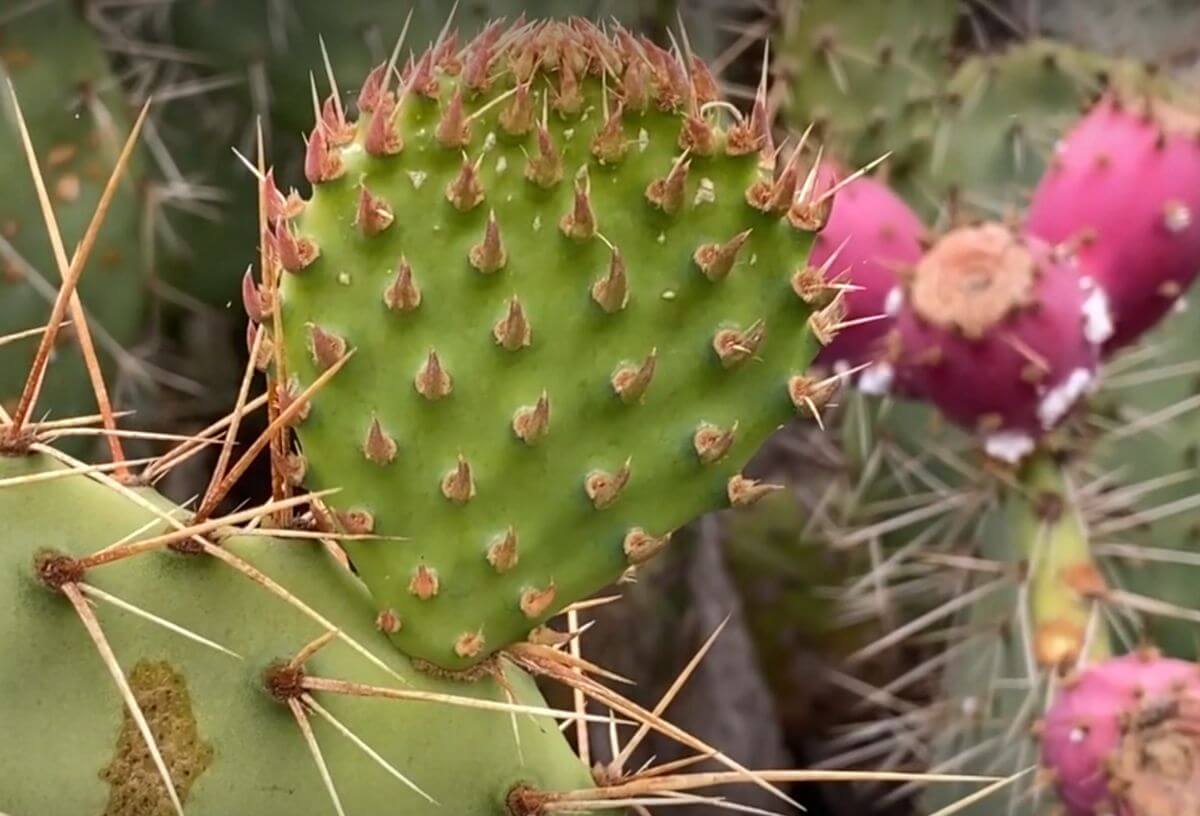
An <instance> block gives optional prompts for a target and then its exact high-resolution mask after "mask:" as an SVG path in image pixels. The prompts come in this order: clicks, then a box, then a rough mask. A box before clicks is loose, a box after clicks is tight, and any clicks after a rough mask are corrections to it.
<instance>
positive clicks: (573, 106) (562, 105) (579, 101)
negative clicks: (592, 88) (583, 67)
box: [551, 59, 583, 116]
mask: <svg viewBox="0 0 1200 816" xmlns="http://www.w3.org/2000/svg"><path fill="white" fill-rule="evenodd" d="M558 75H559V80H558V87H557V88H556V89H554V101H553V102H552V103H551V104H552V105H553V106H554V109H555V110H556V111H558V112H559V113H560V114H562V115H563V116H574V115H575V114H577V113H579V112H580V111H581V110H582V109H583V93H582V91H581V90H580V87H579V77H577V76H576V75H575V68H574V67H573V66H572V65H571V60H569V59H563V60H561V62H560V66H559V71H558Z"/></svg>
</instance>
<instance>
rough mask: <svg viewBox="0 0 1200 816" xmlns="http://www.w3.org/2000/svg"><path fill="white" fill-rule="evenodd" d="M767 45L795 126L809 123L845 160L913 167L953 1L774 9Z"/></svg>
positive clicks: (941, 79) (816, 1) (878, 0)
mask: <svg viewBox="0 0 1200 816" xmlns="http://www.w3.org/2000/svg"><path fill="white" fill-rule="evenodd" d="M780 10H781V13H782V15H783V19H782V25H781V26H780V28H779V35H778V36H777V38H776V40H775V42H774V44H773V45H774V50H775V52H776V55H777V62H778V66H779V71H780V72H781V76H782V77H783V80H784V82H785V83H786V86H787V91H788V95H787V97H786V99H787V111H788V116H789V119H790V120H791V124H792V126H793V127H796V128H804V127H807V126H808V124H809V123H810V122H814V123H816V124H817V125H818V126H819V127H820V128H821V135H822V138H823V140H824V141H825V143H826V144H827V145H828V146H829V147H832V148H833V149H834V150H835V151H836V152H837V153H838V155H839V156H840V157H841V158H842V159H843V160H844V161H845V162H847V163H854V164H859V165H861V164H866V163H868V162H871V161H873V160H875V159H878V158H879V157H880V156H882V155H884V154H885V153H890V154H891V159H890V160H889V166H890V167H891V168H893V170H894V171H897V172H902V171H903V168H906V167H908V166H909V165H910V164H912V163H913V162H915V161H917V160H918V157H919V155H920V154H921V152H922V148H923V146H924V144H925V140H926V139H928V136H929V134H928V131H927V127H926V125H927V123H928V121H929V114H930V112H931V111H932V110H933V109H934V107H935V105H936V103H937V100H938V97H939V96H940V94H941V91H942V88H943V86H944V84H945V82H946V79H947V75H948V72H949V70H950V69H949V65H948V56H947V55H948V53H949V50H950V46H951V39H952V37H953V34H954V27H955V21H956V19H957V16H958V3H956V2H955V0H915V1H913V2H905V3H895V2H890V0H858V2H853V3H846V2H841V0H805V1H804V2H802V3H796V2H787V0H783V1H782V2H781V3H780Z"/></svg>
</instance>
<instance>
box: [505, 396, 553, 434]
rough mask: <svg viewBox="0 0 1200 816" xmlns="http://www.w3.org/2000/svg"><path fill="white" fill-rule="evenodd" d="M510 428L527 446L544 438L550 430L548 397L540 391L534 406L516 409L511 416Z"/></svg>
mask: <svg viewBox="0 0 1200 816" xmlns="http://www.w3.org/2000/svg"><path fill="white" fill-rule="evenodd" d="M512 427H513V433H515V434H516V435H517V436H518V437H519V438H520V440H521V441H522V442H524V443H525V444H527V445H532V444H533V443H534V442H537V441H538V440H539V439H541V438H542V437H543V436H545V435H546V432H547V431H548V430H550V396H549V395H548V394H547V393H546V392H545V391H542V395H541V396H540V397H538V401H537V403H536V404H534V405H525V406H522V407H521V408H518V409H517V411H516V413H515V414H513V421H512Z"/></svg>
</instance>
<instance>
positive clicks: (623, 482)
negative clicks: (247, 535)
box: [271, 22, 836, 668]
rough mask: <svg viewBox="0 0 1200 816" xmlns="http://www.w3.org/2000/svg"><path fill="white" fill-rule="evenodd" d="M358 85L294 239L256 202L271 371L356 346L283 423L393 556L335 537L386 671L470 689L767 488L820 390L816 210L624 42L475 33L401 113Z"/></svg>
mask: <svg viewBox="0 0 1200 816" xmlns="http://www.w3.org/2000/svg"><path fill="white" fill-rule="evenodd" d="M382 74H383V72H382V71H380V72H377V73H376V74H373V75H372V79H371V80H369V81H368V83H367V86H366V89H365V91H364V93H363V95H362V97H361V102H360V104H361V103H365V104H362V107H363V108H364V109H365V110H367V112H366V113H364V115H363V116H362V117H361V119H360V120H359V122H358V124H357V125H345V124H344V123H342V122H341V121H340V117H339V115H338V112H337V111H336V110H334V109H333V106H331V105H330V106H327V107H326V115H325V116H323V118H322V123H320V124H319V125H318V127H317V128H316V130H314V132H313V133H312V135H311V136H310V137H309V154H308V159H309V160H308V163H307V164H308V166H307V169H308V174H309V178H310V180H311V181H312V182H314V191H313V196H312V200H311V201H310V202H308V203H307V204H306V205H304V206H303V208H302V209H303V212H302V213H301V214H300V215H299V217H298V218H296V219H295V223H294V224H289V223H288V221H287V220H286V214H287V213H288V212H290V211H294V210H296V209H299V206H298V205H297V204H296V203H295V202H292V204H291V205H284V204H283V202H282V201H279V202H277V203H279V204H280V208H279V209H280V210H281V211H282V212H283V214H284V216H285V217H284V218H281V220H280V221H279V222H278V223H277V224H276V226H275V229H274V234H273V240H272V242H271V243H272V244H273V245H274V246H275V248H276V250H277V255H278V258H279V260H280V262H281V263H282V264H283V266H284V267H287V268H289V270H290V271H291V272H293V273H294V274H290V275H288V276H287V277H286V279H285V282H284V286H283V290H282V320H283V326H284V338H283V339H284V343H285V345H286V364H287V366H288V367H289V368H290V374H291V375H292V376H293V377H294V378H295V379H296V380H298V382H297V383H293V385H292V387H293V389H294V388H295V387H299V386H304V385H307V384H309V383H311V382H313V381H314V379H315V378H316V377H317V376H318V374H320V372H321V371H322V370H325V369H328V368H329V367H330V366H331V365H333V364H335V362H337V361H338V360H339V359H340V357H341V356H342V355H343V354H345V353H348V352H352V353H354V357H353V358H352V359H350V360H349V361H348V362H346V363H345V365H344V367H343V368H342V369H341V370H340V371H339V372H338V373H337V374H336V376H334V377H333V379H332V381H331V382H330V383H329V384H328V385H327V386H326V387H325V388H324V389H323V390H322V391H321V392H320V393H318V394H317V396H316V397H315V399H314V401H313V404H312V410H311V413H310V415H309V416H308V417H307V418H306V419H305V420H304V421H303V422H302V423H301V424H300V425H299V427H298V434H299V437H300V440H301V442H302V444H303V447H304V453H305V455H306V456H307V458H308V464H309V472H310V474H311V482H312V483H313V485H314V486H319V487H338V488H342V491H341V493H339V494H338V495H337V496H336V497H335V498H334V503H335V504H336V505H337V508H338V511H339V512H337V513H335V516H336V518H337V520H338V522H339V523H340V524H341V525H342V526H343V528H345V529H347V530H348V531H351V532H363V531H366V530H371V531H373V532H374V533H376V534H386V535H391V536H403V537H404V538H405V539H406V540H403V541H378V540H377V541H361V540H360V541H350V542H347V544H348V546H349V548H350V552H351V556H352V558H353V560H354V563H355V566H356V567H357V569H358V570H359V571H360V573H361V574H362V576H363V578H364V580H365V581H366V582H367V584H368V586H369V587H370V588H371V590H372V592H373V594H374V595H375V598H376V600H377V602H378V603H379V604H380V607H381V610H386V611H389V612H391V613H392V614H393V616H394V618H393V619H394V621H395V624H396V626H394V627H392V628H394V629H395V631H394V632H393V633H392V636H393V639H394V640H395V641H396V642H397V643H398V644H399V645H400V646H401V648H403V649H404V650H405V651H406V652H408V653H409V654H412V655H415V656H418V657H421V658H424V659H427V660H429V661H432V662H434V663H437V664H439V665H442V666H445V667H450V668H456V667H464V666H467V665H470V664H472V663H474V662H476V661H478V660H480V659H482V658H483V657H485V656H486V655H487V654H489V653H490V652H492V651H493V650H495V649H498V648H501V647H503V646H505V645H507V644H509V643H511V642H514V641H516V640H519V639H521V638H523V637H525V635H526V634H527V633H528V632H529V631H530V630H531V629H532V628H534V627H536V626H537V625H538V624H540V623H541V622H542V621H543V620H544V619H545V618H546V617H547V616H549V615H550V614H551V613H553V612H555V611H556V610H558V609H560V608H561V607H562V606H563V605H565V604H567V603H570V602H572V601H574V600H577V599H579V598H581V597H583V596H586V595H587V594H589V593H591V592H593V591H595V590H597V589H599V588H601V587H602V586H603V585H605V584H606V583H608V582H610V581H611V580H613V579H615V578H617V577H618V576H620V575H621V574H622V573H623V572H624V571H625V570H626V569H627V568H628V567H629V566H630V565H632V564H637V563H638V562H640V561H642V560H644V559H645V558H647V557H649V555H651V554H652V553H653V552H654V551H656V550H657V549H658V548H660V547H661V546H662V544H664V543H665V540H666V536H667V535H669V533H670V532H671V531H672V530H673V529H674V528H676V527H677V526H679V525H680V524H683V523H684V522H686V521H688V520H689V519H691V518H693V517H695V516H696V515H698V514H700V513H702V512H704V511H706V510H709V509H713V508H716V507H720V506H723V505H728V504H729V503H731V502H732V503H734V504H737V503H741V502H745V501H748V500H750V499H752V498H753V497H754V496H756V495H757V494H758V493H759V492H761V490H762V486H759V485H755V484H753V483H752V482H750V481H749V480H744V479H742V478H741V477H740V476H739V475H738V471H739V468H740V467H741V465H742V464H743V463H744V462H745V461H746V460H747V459H748V457H749V456H750V455H751V454H752V453H753V452H754V450H755V449H756V448H757V447H758V445H759V444H760V443H761V442H762V441H763V439H765V438H766V436H767V435H768V434H770V433H771V432H772V431H774V430H775V429H776V428H777V427H778V426H780V425H781V424H782V423H784V422H786V421H787V419H788V418H789V417H790V416H791V415H792V414H793V413H794V412H795V411H796V407H795V406H796V405H797V404H799V405H800V406H801V407H802V408H804V407H805V406H810V405H812V402H811V399H812V398H814V397H818V398H819V397H820V394H819V393H812V391H813V389H814V387H815V386H816V385H817V380H816V378H812V377H805V376H803V374H804V371H805V368H806V366H807V365H808V362H809V361H810V359H811V358H812V356H813V354H814V352H815V343H814V341H813V339H812V335H813V332H812V331H810V317H811V316H813V315H814V312H813V311H812V308H813V307H812V303H813V301H815V300H817V299H818V298H820V297H821V296H822V295H823V294H824V293H821V292H819V291H815V290H814V288H813V287H811V286H809V285H807V284H808V283H809V282H811V281H812V279H813V275H812V274H805V260H806V256H807V253H808V249H809V246H810V244H811V240H812V235H811V232H810V230H812V229H813V228H815V226H817V225H818V224H819V222H820V219H821V215H822V212H823V211H824V210H825V209H826V208H825V207H824V205H818V204H816V203H815V202H814V201H812V199H811V197H810V198H808V199H805V197H804V196H803V190H804V184H803V182H804V180H805V172H804V170H803V168H800V167H798V166H797V163H796V161H795V159H794V158H793V160H792V161H780V162H779V166H778V168H777V169H776V172H775V173H774V174H772V173H771V172H770V171H769V170H764V169H763V167H762V165H761V160H762V155H763V152H762V151H763V149H764V148H766V147H767V143H768V139H769V136H768V134H767V130H766V122H765V118H764V114H763V111H762V109H761V108H760V109H759V110H757V112H756V114H755V115H754V116H753V117H751V118H747V119H745V120H741V119H740V118H738V119H733V118H731V117H730V114H729V113H728V110H727V108H726V107H725V106H723V105H722V104H721V103H719V102H716V100H715V95H716V93H715V86H714V84H713V83H712V82H711V77H709V75H708V73H707V71H706V70H705V69H704V67H703V65H701V64H700V63H699V62H698V61H694V60H693V61H687V60H685V59H684V58H683V57H681V56H680V55H678V54H669V53H667V52H666V51H663V50H661V49H659V48H656V47H655V46H653V45H651V44H650V43H648V42H644V41H643V42H639V41H636V40H635V39H634V38H633V37H632V36H629V35H627V34H626V33H624V32H619V33H618V35H617V36H616V37H612V38H610V37H608V36H606V35H605V34H603V33H601V32H600V31H599V30H598V29H595V28H594V27H592V26H590V25H589V24H586V23H579V22H572V23H546V24H533V25H522V26H521V27H520V28H518V29H513V30H509V31H507V32H501V30H500V29H498V28H496V27H492V28H489V29H487V30H485V31H484V33H483V34H482V35H480V37H479V38H478V39H476V40H475V41H474V42H473V43H471V44H470V45H468V46H467V47H466V49H465V50H463V51H461V52H456V51H452V50H450V49H447V48H445V47H439V48H435V49H432V50H431V51H430V52H428V53H426V55H425V56H424V57H422V58H421V59H420V60H419V61H418V62H417V63H416V64H415V65H410V67H409V69H408V70H407V71H406V72H405V73H404V84H403V87H402V89H401V90H400V91H399V97H400V98H399V102H398V103H397V101H396V99H395V97H394V96H393V94H391V93H390V92H386V91H385V90H381V86H380V84H379V83H378V82H377V81H376V80H378V79H379V77H380V76H381V75H382ZM768 155H769V154H768ZM798 190H799V194H798ZM794 277H795V280H793V278H794ZM818 280H819V279H818ZM819 288H820V287H819V285H818V286H817V287H816V289H819ZM797 290H798V291H799V292H800V294H797ZM834 312H836V307H835V308H834V309H831V310H829V311H824V312H818V313H815V314H816V315H818V317H817V319H816V321H815V326H816V328H817V329H818V332H820V331H824V330H825V329H826V328H827V327H828V324H830V323H832V322H833V321H834V319H835V315H834V314H833V313H834ZM816 390H817V391H820V390H821V389H816Z"/></svg>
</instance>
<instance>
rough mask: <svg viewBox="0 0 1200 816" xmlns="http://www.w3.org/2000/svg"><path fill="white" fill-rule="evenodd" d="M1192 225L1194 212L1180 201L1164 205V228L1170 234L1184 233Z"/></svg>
mask: <svg viewBox="0 0 1200 816" xmlns="http://www.w3.org/2000/svg"><path fill="white" fill-rule="evenodd" d="M1191 225H1192V211H1191V210H1190V209H1188V205H1186V204H1184V203H1183V202H1182V201H1180V200H1178V199H1175V198H1173V199H1171V200H1170V201H1168V202H1167V203H1166V204H1164V205H1163V226H1165V227H1166V228H1167V231H1168V232H1183V231H1184V230H1185V229H1187V228H1188V227H1190V226H1191Z"/></svg>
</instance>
